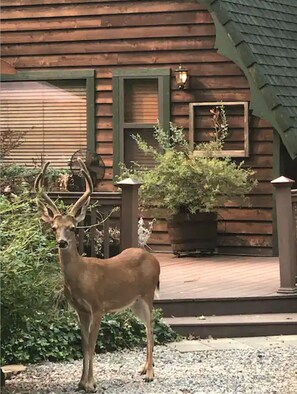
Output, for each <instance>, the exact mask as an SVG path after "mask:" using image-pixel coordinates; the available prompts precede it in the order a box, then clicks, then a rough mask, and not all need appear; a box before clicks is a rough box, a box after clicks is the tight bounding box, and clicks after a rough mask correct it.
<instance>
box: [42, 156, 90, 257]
mask: <svg viewBox="0 0 297 394" xmlns="http://www.w3.org/2000/svg"><path fill="white" fill-rule="evenodd" d="M78 161H79V164H80V167H81V171H82V173H83V175H84V177H85V180H86V191H85V192H84V194H83V195H82V196H81V197H80V199H79V200H78V201H77V202H76V203H75V204H74V205H73V207H72V208H71V210H70V212H69V213H68V214H67V215H62V214H61V213H60V211H59V209H58V208H57V206H56V204H55V203H54V202H53V201H52V199H51V198H50V197H49V196H48V195H47V194H46V192H45V191H44V190H43V181H44V177H45V172H46V169H47V167H48V166H49V164H50V163H49V162H47V163H45V164H44V166H43V168H42V170H41V172H40V174H39V175H38V176H37V178H36V180H35V184H34V188H35V191H36V193H38V195H39V196H40V198H39V199H38V207H39V208H40V211H41V219H42V220H43V221H44V222H47V223H50V224H51V226H52V229H53V231H55V234H56V241H57V244H58V247H59V248H61V249H65V248H68V247H69V246H71V244H73V243H75V242H76V240H75V229H76V226H77V224H78V223H79V222H81V221H82V220H84V218H85V216H86V211H87V207H88V205H89V203H90V195H91V193H92V192H93V183H92V179H91V176H90V174H89V172H88V170H87V168H86V166H85V164H84V163H83V161H82V160H80V159H78Z"/></svg>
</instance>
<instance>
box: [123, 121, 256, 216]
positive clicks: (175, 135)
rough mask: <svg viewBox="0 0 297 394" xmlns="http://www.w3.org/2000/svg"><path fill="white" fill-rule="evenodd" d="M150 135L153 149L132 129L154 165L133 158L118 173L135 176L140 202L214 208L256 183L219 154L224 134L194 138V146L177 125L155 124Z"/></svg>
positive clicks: (184, 209)
mask: <svg viewBox="0 0 297 394" xmlns="http://www.w3.org/2000/svg"><path fill="white" fill-rule="evenodd" d="M154 137H155V139H156V140H157V142H158V145H159V147H158V149H155V148H154V147H153V146H151V145H148V144H147V143H146V142H145V141H144V140H143V139H142V138H141V137H140V136H139V135H138V134H137V135H132V138H134V140H135V142H136V143H137V145H138V148H139V149H140V150H141V151H142V152H144V153H145V154H148V155H152V156H153V158H154V160H155V163H156V165H155V166H154V167H153V168H145V167H142V166H140V165H138V164H137V163H133V165H132V167H131V168H127V167H125V166H122V175H121V179H123V178H126V177H132V178H136V179H138V180H140V181H141V182H142V183H143V184H142V186H141V187H140V204H141V205H142V206H144V207H159V208H167V209H168V210H169V212H170V213H171V214H174V213H178V212H190V213H196V212H210V211H214V210H215V209H216V208H217V207H218V206H219V205H220V204H221V203H222V202H224V201H226V199H230V198H234V197H237V198H238V199H239V200H241V201H242V200H243V199H244V198H245V195H246V193H248V192H249V191H250V190H251V189H252V188H253V186H254V185H255V184H256V182H255V180H254V179H253V178H252V175H253V174H254V173H253V171H251V170H249V169H244V168H243V163H239V164H237V163H235V162H234V161H232V159H231V158H230V157H219V156H220V153H221V151H222V149H223V142H224V139H225V138H226V130H224V132H223V134H222V136H221V139H220V138H219V137H218V139H217V140H214V141H211V142H208V143H203V144H199V145H197V146H196V148H195V151H194V152H193V151H192V149H191V148H190V146H189V143H188V142H187V141H186V139H185V137H184V134H183V130H182V128H179V127H176V126H174V125H173V124H170V132H169V133H168V132H167V131H164V130H163V129H162V128H161V127H160V126H157V127H156V128H155V131H154Z"/></svg>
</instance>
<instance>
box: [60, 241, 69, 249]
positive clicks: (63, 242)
mask: <svg viewBox="0 0 297 394" xmlns="http://www.w3.org/2000/svg"><path fill="white" fill-rule="evenodd" d="M67 246H68V242H67V241H65V240H64V239H61V241H58V247H59V248H61V249H65V248H67Z"/></svg>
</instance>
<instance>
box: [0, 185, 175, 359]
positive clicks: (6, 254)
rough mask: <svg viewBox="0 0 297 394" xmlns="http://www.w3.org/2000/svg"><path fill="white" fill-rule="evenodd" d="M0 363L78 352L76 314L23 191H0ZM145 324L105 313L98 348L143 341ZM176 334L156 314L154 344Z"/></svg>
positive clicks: (49, 239)
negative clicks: (19, 192) (6, 192)
mask: <svg viewBox="0 0 297 394" xmlns="http://www.w3.org/2000/svg"><path fill="white" fill-rule="evenodd" d="M0 214H1V216H2V220H1V222H0V245H1V246H0V251H1V255H2V256H1V261H2V267H1V312H2V316H1V317H2V319H1V345H2V346H1V347H2V354H1V363H4V364H5V363H16V362H38V361H41V360H52V361H58V360H69V359H74V358H78V357H80V356H81V342H80V338H81V335H80V331H79V328H78V325H77V322H76V316H75V313H74V312H73V311H72V310H71V309H69V308H68V307H67V303H66V301H65V299H64V297H63V293H62V286H63V285H62V283H63V280H62V275H61V273H60V269H59V265H58V263H57V257H56V250H55V241H54V239H53V235H52V232H51V231H47V230H46V228H43V227H42V226H41V224H40V222H39V219H38V214H37V209H36V207H35V201H33V199H32V198H31V197H30V195H29V194H28V193H26V192H25V193H23V194H21V195H19V196H17V195H11V196H10V198H8V197H5V196H3V195H0ZM144 332H145V330H144V326H143V324H141V323H140V322H139V321H138V320H137V319H136V318H135V317H134V315H133V314H132V313H130V312H123V313H119V314H111V315H106V316H105V317H104V319H103V321H102V326H101V330H100V334H99V339H98V343H97V351H105V350H115V349H122V348H125V347H133V346H137V345H142V344H143V342H144ZM175 337H176V334H175V333H174V332H173V331H172V330H171V329H170V328H169V327H168V326H166V325H165V324H164V323H162V322H161V320H160V313H159V312H158V313H156V343H164V342H166V341H168V340H173V339H175Z"/></svg>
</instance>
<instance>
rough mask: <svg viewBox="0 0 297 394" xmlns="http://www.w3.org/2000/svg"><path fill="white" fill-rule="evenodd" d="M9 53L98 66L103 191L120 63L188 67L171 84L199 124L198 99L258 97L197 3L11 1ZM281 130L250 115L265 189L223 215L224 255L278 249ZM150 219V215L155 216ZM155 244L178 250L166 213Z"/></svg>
mask: <svg viewBox="0 0 297 394" xmlns="http://www.w3.org/2000/svg"><path fill="white" fill-rule="evenodd" d="M1 3H2V22H1V30H2V56H3V58H4V59H5V60H7V61H8V62H9V63H10V64H12V65H13V66H15V67H16V68H17V69H22V70H53V69H57V68H61V69H63V68H71V69H79V68H84V69H85V68H94V69H95V70H96V104H97V105H96V115H97V122H96V128H97V135H96V140H97V152H99V153H100V154H101V155H102V157H103V159H104V161H105V164H106V166H107V170H106V174H105V179H104V181H102V182H101V184H100V189H101V190H112V189H113V185H112V176H113V174H112V164H113V163H112V155H113V149H112V71H113V70H114V69H117V68H119V67H123V68H131V67H133V68H138V67H139V68H142V67H166V68H171V70H174V69H175V68H176V67H177V66H178V65H179V64H182V65H183V66H185V67H187V68H188V69H189V73H190V84H191V87H190V89H189V90H187V91H180V90H178V89H177V87H176V85H175V81H174V77H173V76H172V81H171V102H172V104H171V120H172V121H173V122H175V123H177V124H178V125H181V126H183V127H184V128H185V132H186V133H187V132H188V128H189V106H188V104H189V103H190V102H197V101H204V102H205V101H221V100H223V101H249V99H250V92H249V88H248V84H247V81H246V78H245V77H244V75H243V74H242V72H241V70H240V69H239V68H238V67H237V66H236V65H235V64H233V63H232V62H231V61H229V60H228V59H226V58H224V57H223V56H221V55H220V54H218V53H217V52H216V50H215V49H214V42H215V27H214V24H213V22H212V19H211V16H210V15H209V13H208V12H207V10H206V9H205V8H204V7H203V6H201V5H199V4H198V3H197V2H196V1H190V0H189V1H184V0H183V1H178V0H172V1H169V0H163V1H162V0H161V1H141V2H140V1H128V0H127V1H126V0H124V1H123V0H121V1H117V0H112V1H110V0H109V1H102V0H87V1H83V0H59V1H57V0H35V1H33V0H15V1H14V2H11V1H9V0H2V2H1ZM272 134H273V133H272V128H271V127H270V125H269V124H267V123H266V122H265V121H263V120H261V119H258V118H255V117H251V118H250V157H249V158H248V159H247V160H246V165H247V166H251V167H253V168H254V169H255V171H256V177H257V179H258V180H259V185H258V187H257V188H256V189H255V190H254V191H253V192H252V193H251V195H250V203H251V206H248V205H247V204H244V206H243V207H242V208H239V207H238V204H237V203H236V202H228V203H226V207H224V208H222V209H220V211H219V214H220V222H219V231H220V236H219V245H220V247H219V251H220V252H222V253H224V252H225V253H242V254H260V255H271V253H272V197H271V193H272V188H271V185H270V180H271V179H272V161H273V160H272ZM148 216H149V215H148ZM158 217H159V220H158V221H157V223H156V226H155V232H154V234H153V236H152V239H151V242H152V246H153V247H154V249H158V250H164V249H167V250H168V248H169V240H168V234H167V228H166V220H165V219H164V217H165V215H164V212H162V211H159V214H158Z"/></svg>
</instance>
